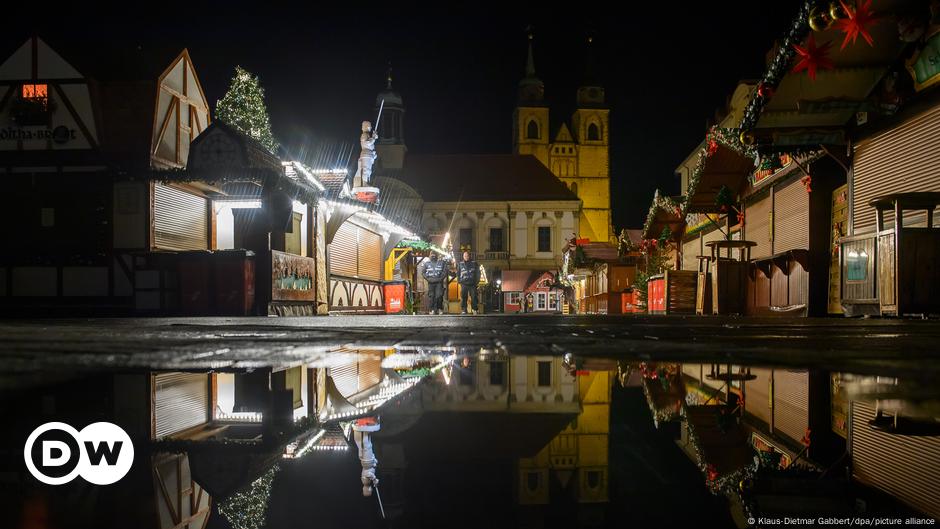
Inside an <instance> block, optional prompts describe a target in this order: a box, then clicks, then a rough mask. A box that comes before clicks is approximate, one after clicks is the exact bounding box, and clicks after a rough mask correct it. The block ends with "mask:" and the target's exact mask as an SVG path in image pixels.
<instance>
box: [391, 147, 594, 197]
mask: <svg viewBox="0 0 940 529" xmlns="http://www.w3.org/2000/svg"><path fill="white" fill-rule="evenodd" d="M395 177H396V178H399V179H401V180H402V181H403V182H405V183H406V184H408V185H410V186H411V187H413V188H415V190H416V191H418V193H420V194H421V197H422V198H424V200H425V201H426V202H457V201H485V200H495V201H509V200H516V201H518V200H572V201H573V200H579V199H578V197H577V195H575V194H574V193H572V192H571V190H569V189H568V187H567V186H565V184H564V183H563V182H562V181H561V180H559V179H558V178H557V177H556V176H555V175H554V174H552V172H551V171H549V170H548V168H547V167H545V166H544V165H542V163H541V162H540V161H538V159H536V158H535V157H534V156H531V155H528V154H526V155H519V154H445V155H409V156H408V157H407V158H406V159H405V167H404V169H403V170H402V171H401V172H400V173H399V174H397V175H395Z"/></svg>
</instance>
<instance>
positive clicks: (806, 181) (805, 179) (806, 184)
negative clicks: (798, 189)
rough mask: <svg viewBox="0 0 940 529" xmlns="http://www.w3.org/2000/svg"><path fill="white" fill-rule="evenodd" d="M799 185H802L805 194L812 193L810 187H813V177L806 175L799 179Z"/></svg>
mask: <svg viewBox="0 0 940 529" xmlns="http://www.w3.org/2000/svg"><path fill="white" fill-rule="evenodd" d="M800 183H801V184H803V188H804V189H806V192H807V193H812V192H813V188H812V187H811V186H812V185H813V177H812V176H810V175H806V176H804V177H803V178H800Z"/></svg>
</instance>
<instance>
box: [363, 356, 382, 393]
mask: <svg viewBox="0 0 940 529" xmlns="http://www.w3.org/2000/svg"><path fill="white" fill-rule="evenodd" d="M366 354H367V355H368V356H365V357H363V358H360V359H359V391H365V390H367V389H369V388H371V387H372V386H374V385H376V384H378V383H379V381H381V380H382V355H381V353H366Z"/></svg>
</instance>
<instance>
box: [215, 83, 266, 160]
mask: <svg viewBox="0 0 940 529" xmlns="http://www.w3.org/2000/svg"><path fill="white" fill-rule="evenodd" d="M215 117H216V119H218V120H220V121H222V122H223V123H226V124H228V125H230V126H232V127H234V128H236V129H238V130H240V131H241V132H243V133H245V134H246V135H248V136H251V137H252V138H254V139H256V140H258V143H260V144H261V145H263V146H264V147H265V148H266V149H267V150H269V151H271V152H272V153H274V152H276V151H277V140H275V139H274V134H272V133H271V121H270V119H269V118H268V109H267V107H266V106H265V104H264V89H263V88H261V83H260V82H259V81H258V77H257V76H255V75H252V74H251V72H248V71H247V70H245V69H244V68H242V67H241V66H236V67H235V77H233V78H232V84H231V85H229V88H228V92H226V93H225V96H224V97H222V99H220V100H219V102H218V103H216V104H215Z"/></svg>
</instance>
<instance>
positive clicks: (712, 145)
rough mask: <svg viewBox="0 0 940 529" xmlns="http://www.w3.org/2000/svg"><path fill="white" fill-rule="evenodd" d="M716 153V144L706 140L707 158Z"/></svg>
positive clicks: (711, 140) (713, 141)
mask: <svg viewBox="0 0 940 529" xmlns="http://www.w3.org/2000/svg"><path fill="white" fill-rule="evenodd" d="M716 152H718V142H717V141H715V140H713V139H711V138H709V140H708V156H711V155H713V154H715V153H716Z"/></svg>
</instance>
